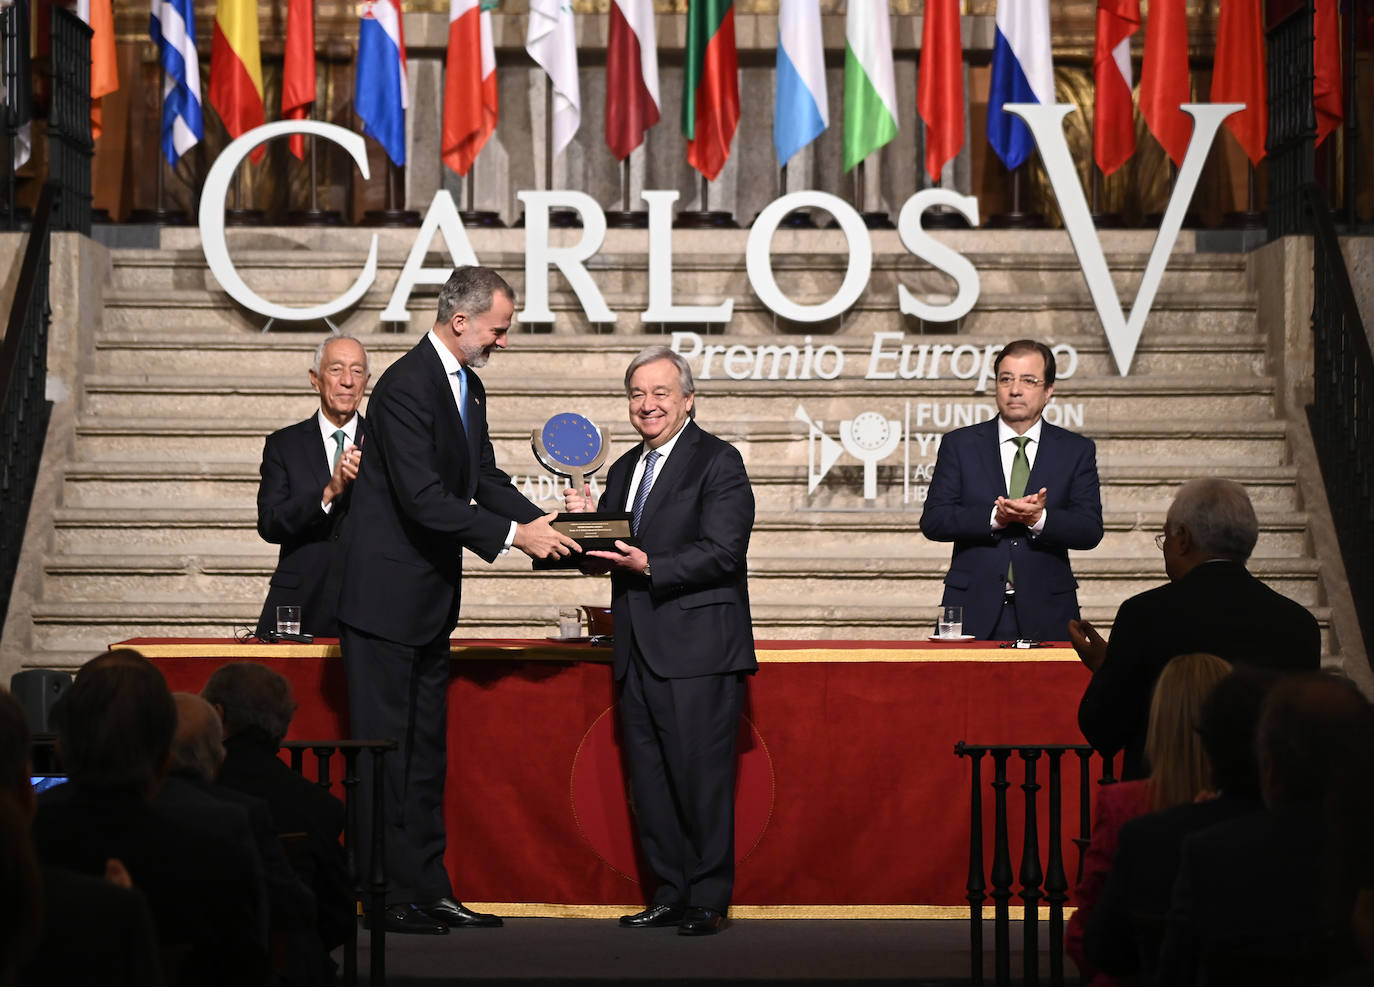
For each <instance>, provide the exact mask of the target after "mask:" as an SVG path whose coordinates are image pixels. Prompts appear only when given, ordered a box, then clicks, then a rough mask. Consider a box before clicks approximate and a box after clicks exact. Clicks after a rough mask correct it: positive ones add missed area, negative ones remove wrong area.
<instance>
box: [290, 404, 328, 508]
mask: <svg viewBox="0 0 1374 987" xmlns="http://www.w3.org/2000/svg"><path fill="white" fill-rule="evenodd" d="M324 449H325V446H324V442H323V440H322V439H321V437H320V419H319V417H318V416H317V415H311V416H310V417H309V418H307V419H306V420H305V421H303V422H301V429H300V447H299V448H298V449H297V455H299V456H300V457H301V462H302V463H304V464H305V468H306V469H307V470H309V471H310V478H311V479H312V480H314V481H315V482H316V483H317V484H319V487H320V489H321V490H323V489H324V488H325V487H326V486H328V485H329V478H330V469H329V457H328V456H327V455H326V454H325V451H324Z"/></svg>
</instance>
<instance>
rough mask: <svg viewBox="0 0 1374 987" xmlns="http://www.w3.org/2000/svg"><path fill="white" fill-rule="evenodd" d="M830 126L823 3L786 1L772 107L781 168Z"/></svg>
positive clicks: (780, 10)
mask: <svg viewBox="0 0 1374 987" xmlns="http://www.w3.org/2000/svg"><path fill="white" fill-rule="evenodd" d="M828 126H830V107H829V106H828V105H827V104H826V94H825V53H824V49H823V48H822V46H821V7H820V0H782V2H781V3H780V4H779V6H778V87H777V95H776V97H775V99H774V106H773V147H774V148H776V149H777V152H778V165H779V166H782V165H785V164H787V162H788V161H790V160H791V159H792V156H793V155H794V154H796V153H797V152H798V151H800V150H801V149H802V148H804V147H805V146H806V145H807V144H810V143H811V142H812V141H813V140H815V139H816V138H817V137H819V136H820V135H821V132H822V131H824V130H825V128H826V127H828Z"/></svg>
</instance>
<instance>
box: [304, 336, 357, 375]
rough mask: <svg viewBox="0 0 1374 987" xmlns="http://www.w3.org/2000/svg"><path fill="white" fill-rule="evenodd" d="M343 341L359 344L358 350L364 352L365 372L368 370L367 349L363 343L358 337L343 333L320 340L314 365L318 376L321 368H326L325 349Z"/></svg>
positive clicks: (316, 348)
mask: <svg viewBox="0 0 1374 987" xmlns="http://www.w3.org/2000/svg"><path fill="white" fill-rule="evenodd" d="M341 339H347V340H349V341H350V342H354V343H357V344H358V348H359V349H361V350H362V351H363V370H367V347H366V346H364V345H363V341H362V340H361V339H359V338H357V337H356V336H347V335H345V334H343V333H333V334H331V335H328V336H325V337H324V339H322V340H320V345H319V346H316V347H315V363H314V365H313V367H314V370H315V373H317V374H318V373H319V372H320V368H321V367H323V366H324V351H325V349H326V348H328V346H329V344H330V343H337V342H338V341H339V340H341Z"/></svg>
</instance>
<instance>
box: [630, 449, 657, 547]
mask: <svg viewBox="0 0 1374 987" xmlns="http://www.w3.org/2000/svg"><path fill="white" fill-rule="evenodd" d="M657 462H658V450H657V449H650V450H649V454H648V455H647V456H645V457H644V475H643V476H642V477H640V480H639V489H638V490H636V491H635V506H634V528H635V534H636V535H637V534H639V518H640V516H641V515H642V514H643V513H644V502H645V501H646V500H648V499H649V488H650V487H651V486H653V483H654V464H655V463H657Z"/></svg>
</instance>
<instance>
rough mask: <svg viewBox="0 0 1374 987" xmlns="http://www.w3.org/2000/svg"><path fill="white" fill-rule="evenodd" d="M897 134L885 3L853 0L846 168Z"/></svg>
mask: <svg viewBox="0 0 1374 987" xmlns="http://www.w3.org/2000/svg"><path fill="white" fill-rule="evenodd" d="M896 136H897V83H896V80H895V79H894V77H893V74H892V31H891V27H890V26H889V24H888V14H887V0H849V4H848V13H846V14H845V20H844V170H845V171H851V170H852V169H853V168H854V166H855V165H856V164H858V163H859V162H860V161H862V160H863V159H864V158H866V157H868V156H869V155H870V154H872V153H873V152H874V151H876V150H877V149H878V148H880V147H882V146H883V145H884V144H886V143H887V142H888V141H890V140H892V138H894V137H896Z"/></svg>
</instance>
